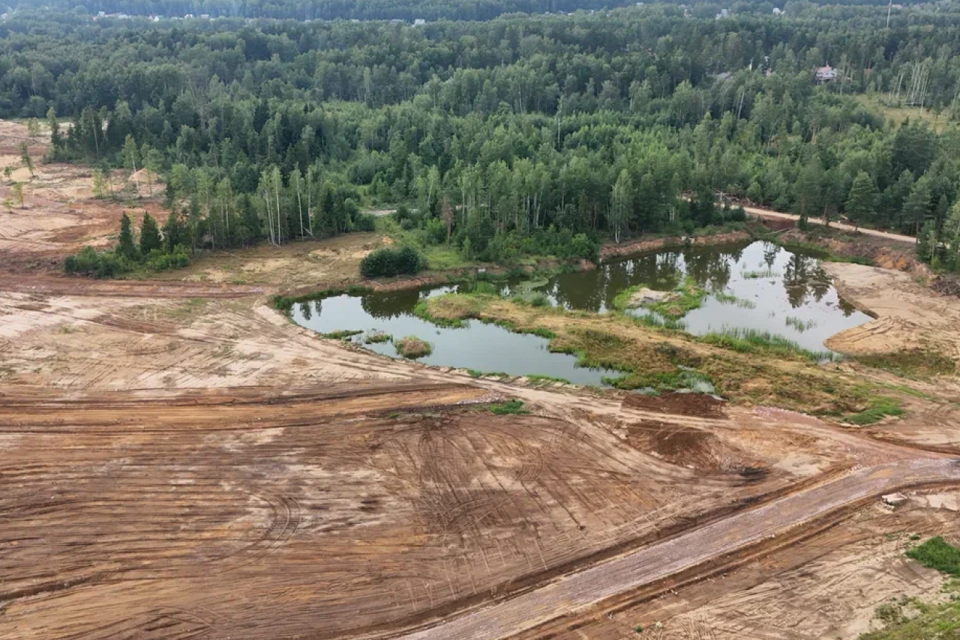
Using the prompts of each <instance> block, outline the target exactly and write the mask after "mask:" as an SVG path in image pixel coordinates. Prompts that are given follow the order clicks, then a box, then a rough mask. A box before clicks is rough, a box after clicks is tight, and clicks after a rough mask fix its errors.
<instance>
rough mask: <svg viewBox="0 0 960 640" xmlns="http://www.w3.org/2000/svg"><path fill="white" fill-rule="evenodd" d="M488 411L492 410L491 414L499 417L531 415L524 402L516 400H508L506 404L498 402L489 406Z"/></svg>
mask: <svg viewBox="0 0 960 640" xmlns="http://www.w3.org/2000/svg"><path fill="white" fill-rule="evenodd" d="M487 409H489V410H490V413H493V414H496V415H498V416H506V415H515V414H524V413H530V412H529V411H527V410H526V409H524V408H523V400H517V399H516V398H514V399H513V400H507V401H506V402H496V403H494V404H491V405H487Z"/></svg>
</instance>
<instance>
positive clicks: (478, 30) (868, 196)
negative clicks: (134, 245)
mask: <svg viewBox="0 0 960 640" xmlns="http://www.w3.org/2000/svg"><path fill="white" fill-rule="evenodd" d="M725 6H727V7H733V8H732V9H728V10H727V17H723V18H722V19H718V15H717V14H718V13H719V11H720V7H719V5H698V6H697V7H696V8H694V9H692V10H688V9H685V8H683V7H679V6H674V5H662V4H655V5H645V6H641V7H629V8H622V9H615V10H610V11H601V12H596V13H587V12H579V13H576V14H574V15H561V16H558V15H540V16H529V15H523V16H519V15H507V16H502V17H499V18H497V19H494V20H489V21H462V20H461V21H446V20H441V21H437V22H430V23H428V24H425V25H420V26H411V25H408V24H399V23H391V22H389V21H367V22H349V21H342V20H339V21H332V22H329V21H311V22H301V21H293V20H243V19H227V18H225V19H220V20H178V21H159V22H151V21H148V20H143V19H100V20H92V19H91V18H90V17H89V16H84V15H82V14H80V13H77V12H66V13H61V14H51V13H45V12H31V11H27V10H23V9H21V10H19V11H17V12H16V13H15V14H13V15H12V16H8V18H7V19H6V20H5V21H4V22H2V23H0V115H2V116H3V117H36V118H48V119H49V120H50V122H51V123H55V122H56V121H57V120H58V119H59V120H64V121H65V120H69V121H70V122H71V123H72V126H70V127H66V126H59V125H57V126H58V131H57V134H56V135H55V137H54V144H53V148H52V149H51V152H50V159H53V160H67V161H77V162H86V163H93V164H102V165H109V166H115V167H119V166H126V167H127V168H128V169H130V170H134V169H141V168H146V169H148V170H149V171H151V172H156V173H159V174H162V175H164V176H165V178H166V189H165V195H166V199H167V203H168V205H169V206H170V207H171V208H173V209H175V210H176V211H177V215H176V216H174V219H175V223H176V224H177V225H179V226H180V227H182V229H179V230H178V231H177V232H178V233H180V234H182V235H181V236H180V237H181V238H182V243H180V244H183V245H184V246H186V247H188V248H193V249H198V248H201V247H206V246H212V247H223V246H230V245H237V244H245V243H250V242H255V241H261V240H265V241H269V242H273V243H275V244H282V243H285V242H289V241H293V240H297V239H301V238H307V237H322V236H328V235H332V234H337V233H342V232H345V231H350V230H354V229H366V228H370V225H371V224H372V220H371V219H370V218H369V217H367V216H364V215H362V214H361V213H360V211H361V210H362V209H364V208H365V207H369V206H396V205H404V206H403V207H402V208H401V211H400V212H399V213H398V214H397V216H396V217H397V222H398V224H399V225H401V226H402V227H403V228H404V229H406V230H408V231H409V232H410V234H411V236H415V237H417V238H418V239H419V240H420V241H421V242H423V243H425V244H426V243H440V244H446V243H449V244H450V245H451V246H454V247H456V248H457V249H458V250H460V251H462V252H463V253H464V254H466V255H469V256H471V257H477V258H481V259H487V260H495V261H503V260H509V259H511V258H513V257H515V256H517V255H522V254H529V253H550V254H553V255H556V254H557V253H558V252H560V251H562V250H567V251H569V250H570V249H569V247H577V251H581V250H582V253H583V255H591V254H592V253H593V252H595V247H596V242H597V240H598V239H600V238H609V239H612V240H616V241H620V240H622V239H623V238H626V237H629V236H633V235H636V234H640V233H646V232H658V233H665V232H671V233H689V232H692V231H694V230H695V229H696V228H698V227H702V226H706V225H713V224H722V223H724V222H726V221H727V220H728V219H729V217H730V215H731V213H730V211H729V210H728V209H726V208H723V207H719V206H717V205H716V202H715V201H716V197H715V194H716V193H721V194H724V195H726V196H731V197H736V198H741V199H744V200H748V201H750V202H752V203H755V204H761V205H767V206H771V207H773V208H776V209H779V210H785V211H795V212H797V213H800V214H802V215H804V216H814V215H817V216H820V215H826V216H827V217H828V218H836V217H837V216H840V215H843V216H845V217H847V218H848V219H850V220H851V221H853V222H855V223H857V224H865V225H871V226H878V227H884V228H891V229H896V230H899V231H903V232H908V233H911V234H919V235H920V236H921V237H922V238H923V243H921V253H922V254H923V255H924V257H925V258H927V259H930V260H934V259H935V260H937V261H938V262H942V263H945V266H951V267H955V266H956V262H957V260H956V255H957V251H956V249H957V248H958V231H960V207H958V206H955V203H956V202H957V200H958V194H960V171H958V169H960V167H958V163H960V127H958V125H957V119H958V116H960V112H958V106H957V93H958V90H960V82H958V79H960V7H958V6H957V5H956V4H955V3H952V4H936V5H918V6H913V7H906V8H899V9H897V10H895V11H892V12H891V13H890V14H889V15H888V8H887V7H886V6H881V7H878V6H869V5H849V6H818V5H814V4H810V3H789V4H788V5H787V6H786V14H785V15H778V14H775V13H773V12H772V10H771V11H769V12H767V11H766V10H767V9H770V8H771V7H772V5H769V4H767V3H763V4H749V5H748V4H744V5H743V10H742V11H738V10H737V8H736V6H735V5H725ZM888 21H889V26H888ZM828 63H829V64H830V65H832V67H833V69H834V72H835V79H832V80H829V81H824V82H822V83H821V82H818V81H817V79H816V77H815V72H816V70H817V68H818V67H821V66H823V65H826V64H828ZM574 238H576V239H577V241H576V242H574V241H573V240H574ZM585 239H586V240H585Z"/></svg>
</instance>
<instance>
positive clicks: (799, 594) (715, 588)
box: [518, 491, 960, 640]
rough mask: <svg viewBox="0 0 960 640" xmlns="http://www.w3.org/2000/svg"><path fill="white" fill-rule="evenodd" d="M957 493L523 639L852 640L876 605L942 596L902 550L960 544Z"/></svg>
mask: <svg viewBox="0 0 960 640" xmlns="http://www.w3.org/2000/svg"><path fill="white" fill-rule="evenodd" d="M958 498H960V495H958V494H957V492H956V491H947V492H942V491H934V492H921V493H919V494H916V495H914V496H913V497H912V498H911V500H910V502H909V503H908V504H907V505H905V506H903V507H900V508H898V509H897V510H896V511H893V510H890V509H887V508H884V507H881V506H879V505H877V504H871V505H868V506H866V507H863V508H861V509H859V510H856V511H854V512H852V513H850V514H848V515H846V516H844V517H843V518H840V519H838V520H835V521H831V522H829V523H826V524H825V525H824V528H823V531H822V532H821V533H820V534H819V535H816V536H813V537H809V538H807V539H803V540H799V541H796V542H795V543H792V544H789V545H786V546H785V548H783V549H781V550H779V551H774V552H772V553H768V554H763V555H761V556H758V557H756V558H753V559H747V560H745V561H744V562H742V563H741V564H740V565H739V566H736V567H732V568H728V569H726V570H723V571H720V572H717V573H715V574H714V575H712V576H711V577H709V578H707V579H705V580H702V581H699V582H697V583H696V584H690V585H687V586H685V587H684V588H683V589H667V590H664V592H663V593H662V595H655V596H653V597H651V596H650V595H649V594H645V593H643V592H635V593H633V594H631V595H630V596H627V597H625V598H624V599H622V600H620V601H617V602H615V603H610V605H609V606H606V607H598V608H597V609H595V610H593V611H590V612H589V613H587V614H585V615H583V616H570V617H569V618H567V619H565V620H562V621H557V622H556V623H555V624H554V625H553V626H552V627H549V628H540V629H538V630H537V631H536V632H534V633H531V634H526V635H523V636H522V637H523V638H533V637H537V636H538V635H539V636H541V637H542V636H543V635H544V634H546V633H548V632H551V633H553V634H555V635H551V636H550V637H552V638H556V640H582V639H583V638H590V639H591V640H621V639H623V638H629V637H634V636H635V635H636V632H635V629H636V628H637V627H641V628H642V629H643V635H644V636H645V637H646V636H649V637H653V638H656V639H657V640H701V639H703V638H709V639H711V640H713V639H716V640H741V639H742V638H764V639H769V640H801V639H809V640H820V639H823V638H830V639H831V640H833V639H838V640H855V639H856V638H857V637H859V635H860V634H861V633H863V632H866V631H870V630H873V629H877V628H880V627H881V626H882V622H881V621H880V620H879V619H878V618H877V617H876V609H877V607H878V606H880V605H883V604H890V603H891V602H902V600H903V598H918V599H920V600H921V601H923V602H928V603H932V602H937V601H940V600H942V599H944V598H946V595H945V594H943V593H942V592H941V590H940V589H941V585H942V584H943V583H944V577H943V575H942V574H940V573H938V572H936V571H933V570H930V569H926V568H924V567H922V566H920V565H918V564H917V563H915V562H912V561H910V560H908V559H906V558H905V557H904V555H903V554H904V551H905V550H906V548H907V547H908V546H909V545H912V544H916V542H913V541H911V540H910V537H911V536H921V537H922V538H924V539H925V538H927V537H930V536H934V535H945V536H946V537H947V539H948V540H951V541H952V542H954V543H957V542H958V541H960V540H958V539H957V531H958V530H960V515H958V513H957V508H956V502H957V499H958ZM658 625H659V626H658ZM519 637H520V636H518V638H519Z"/></svg>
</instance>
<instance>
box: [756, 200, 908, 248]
mask: <svg viewBox="0 0 960 640" xmlns="http://www.w3.org/2000/svg"><path fill="white" fill-rule="evenodd" d="M743 210H744V211H746V212H747V213H752V214H753V215H756V216H760V217H761V218H766V219H768V220H792V221H794V222H795V221H797V220H799V219H800V216H798V215H794V214H792V213H781V212H780V211H771V210H770V209H761V208H759V207H744V208H743ZM810 222H812V223H813V224H823V218H810ZM830 226H832V227H833V228H834V229H841V230H843V231H854V232H858V233H862V234H864V235H868V236H876V237H878V238H886V239H887V240H893V241H894V242H909V243H910V244H916V242H917V239H916V238H913V237H911V236H904V235H901V234H899V233H890V232H888V231H877V230H875V229H865V228H863V227H860V228H859V229H857V228H856V227H854V226H853V225H851V224H844V223H842V222H831V223H830Z"/></svg>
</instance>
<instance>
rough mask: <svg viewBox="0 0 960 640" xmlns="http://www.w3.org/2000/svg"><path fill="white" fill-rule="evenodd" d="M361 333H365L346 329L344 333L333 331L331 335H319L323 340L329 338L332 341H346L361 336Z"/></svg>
mask: <svg viewBox="0 0 960 640" xmlns="http://www.w3.org/2000/svg"><path fill="white" fill-rule="evenodd" d="M361 333H363V331H360V330H352V329H346V330H344V331H331V332H330V333H321V334H318V335H319V336H320V337H321V338H329V339H330V340H346V339H348V338H352V337H353V336H357V335H360V334H361Z"/></svg>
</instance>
